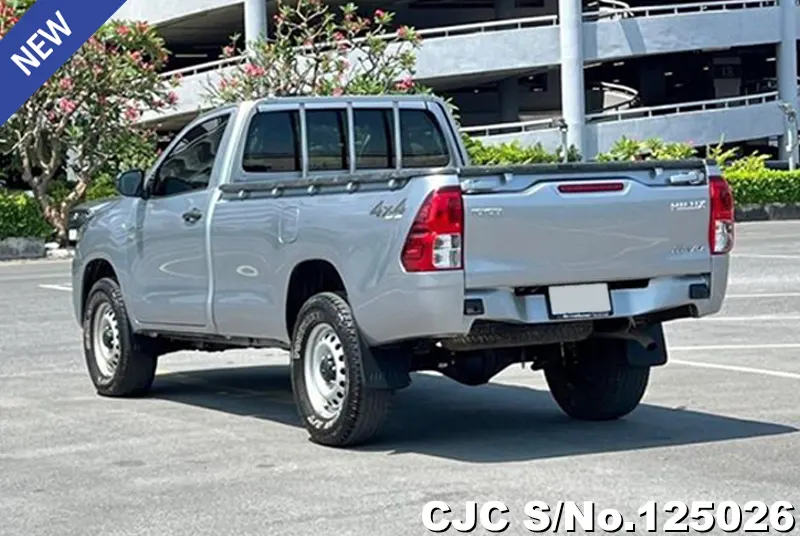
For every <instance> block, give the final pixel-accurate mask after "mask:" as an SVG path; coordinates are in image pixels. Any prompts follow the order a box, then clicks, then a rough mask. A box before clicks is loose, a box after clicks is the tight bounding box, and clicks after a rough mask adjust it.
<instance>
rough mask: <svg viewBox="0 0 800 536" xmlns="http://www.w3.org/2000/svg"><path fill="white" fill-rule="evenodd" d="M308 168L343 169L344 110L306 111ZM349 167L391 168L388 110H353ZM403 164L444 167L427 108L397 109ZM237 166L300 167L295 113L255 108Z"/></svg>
mask: <svg viewBox="0 0 800 536" xmlns="http://www.w3.org/2000/svg"><path fill="white" fill-rule="evenodd" d="M306 127H307V132H306V139H307V143H308V171H309V172H320V171H346V170H348V169H349V168H350V162H349V154H348V135H349V133H348V132H347V112H346V111H345V110H340V109H337V110H308V111H306ZM353 130H354V132H353V142H354V146H355V168H356V169H360V170H365V169H393V168H394V167H395V165H396V162H397V155H396V152H395V137H394V115H393V111H392V110H391V109H355V110H353ZM400 144H401V149H402V154H403V162H402V164H403V167H404V168H424V167H437V166H446V165H447V164H449V162H450V152H449V148H448V146H447V142H446V141H445V137H444V135H443V133H442V131H441V130H440V128H439V124H438V123H437V121H436V118H435V117H434V115H433V114H432V113H430V112H429V111H427V110H400ZM242 169H243V170H244V171H246V172H250V173H270V172H272V173H281V172H283V173H286V172H299V171H302V150H301V136H300V114H299V112H298V111H297V110H284V111H274V112H259V113H257V114H256V115H255V116H254V117H253V119H252V121H251V122H250V125H249V127H248V130H247V137H246V139H245V148H244V154H243V155H242Z"/></svg>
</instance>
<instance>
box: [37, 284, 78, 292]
mask: <svg viewBox="0 0 800 536" xmlns="http://www.w3.org/2000/svg"><path fill="white" fill-rule="evenodd" d="M39 288H45V289H48V290H63V291H64V292H72V287H71V286H69V285H39Z"/></svg>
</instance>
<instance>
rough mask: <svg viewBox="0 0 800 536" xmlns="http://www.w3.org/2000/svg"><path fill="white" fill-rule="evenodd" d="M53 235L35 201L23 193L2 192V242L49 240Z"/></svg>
mask: <svg viewBox="0 0 800 536" xmlns="http://www.w3.org/2000/svg"><path fill="white" fill-rule="evenodd" d="M51 234H52V229H51V228H50V226H49V225H48V224H47V222H46V221H44V217H43V216H42V211H41V210H40V209H39V204H38V203H37V202H36V200H35V199H33V198H32V197H29V196H27V195H25V194H22V193H10V192H3V191H0V240H3V239H5V238H10V237H20V238H22V237H25V238H48V237H50V235H51Z"/></svg>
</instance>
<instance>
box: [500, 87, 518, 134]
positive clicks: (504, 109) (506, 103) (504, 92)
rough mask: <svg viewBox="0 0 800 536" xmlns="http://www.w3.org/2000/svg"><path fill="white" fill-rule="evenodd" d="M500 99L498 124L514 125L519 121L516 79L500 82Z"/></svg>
mask: <svg viewBox="0 0 800 536" xmlns="http://www.w3.org/2000/svg"><path fill="white" fill-rule="evenodd" d="M497 89H498V96H499V97H500V122H502V123H516V122H517V121H519V96H520V95H519V90H520V88H519V81H518V80H517V78H516V77H514V78H507V79H506V80H502V81H501V82H500V83H499V84H498V85H497Z"/></svg>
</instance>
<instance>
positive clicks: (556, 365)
mask: <svg viewBox="0 0 800 536" xmlns="http://www.w3.org/2000/svg"><path fill="white" fill-rule="evenodd" d="M577 348H578V351H577V355H576V356H575V357H574V358H573V357H564V358H562V359H558V360H555V361H553V362H552V363H551V364H549V365H547V366H546V367H545V369H544V373H545V378H546V380H547V384H548V386H549V387H550V393H551V394H552V396H553V398H554V399H555V401H556V403H557V404H558V405H559V407H561V409H562V410H563V411H564V413H566V414H567V415H569V416H570V417H572V418H574V419H580V420H585V421H607V420H613V419H619V418H621V417H624V416H625V415H627V414H629V413H630V412H632V411H633V410H634V409H636V407H637V406H638V405H639V403H640V402H641V400H642V397H643V396H644V393H645V391H646V390H647V383H648V380H649V378H650V367H634V366H631V365H630V364H629V363H628V361H627V359H626V354H625V352H626V348H627V343H626V342H625V341H621V340H614V339H599V340H598V339H590V340H589V341H586V342H584V343H581V344H579V345H578V346H577Z"/></svg>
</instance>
